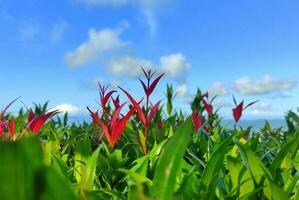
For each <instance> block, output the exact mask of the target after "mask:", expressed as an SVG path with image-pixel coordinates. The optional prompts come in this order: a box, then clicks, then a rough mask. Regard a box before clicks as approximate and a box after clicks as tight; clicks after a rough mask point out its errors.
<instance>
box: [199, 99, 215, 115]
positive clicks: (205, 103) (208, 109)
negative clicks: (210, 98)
mask: <svg viewBox="0 0 299 200" xmlns="http://www.w3.org/2000/svg"><path fill="white" fill-rule="evenodd" d="M201 100H202V103H203V105H204V107H205V109H206V111H207V113H208V116H209V117H211V116H212V115H213V106H212V104H208V103H207V102H206V100H204V99H203V98H202V99H201Z"/></svg>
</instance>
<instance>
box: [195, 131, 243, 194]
mask: <svg viewBox="0 0 299 200" xmlns="http://www.w3.org/2000/svg"><path fill="white" fill-rule="evenodd" d="M236 134H239V133H236ZM234 136H235V135H234V134H232V135H230V136H229V137H228V138H227V139H226V140H225V141H224V142H223V143H222V144H221V145H220V146H219V147H218V148H217V149H216V150H215V151H214V153H213V154H212V156H211V158H210V159H209V161H208V163H207V165H206V168H205V169H204V171H203V175H202V179H201V187H200V189H201V193H202V195H203V199H208V198H210V199H213V198H214V196H215V187H216V184H217V177H218V176H219V172H220V170H221V168H223V166H224V156H225V154H226V153H227V152H228V150H229V146H230V145H231V143H232V139H233V137H234Z"/></svg>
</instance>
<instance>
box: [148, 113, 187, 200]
mask: <svg viewBox="0 0 299 200" xmlns="http://www.w3.org/2000/svg"><path fill="white" fill-rule="evenodd" d="M191 133H192V121H191V119H190V118H189V119H188V120H187V121H186V122H185V124H184V125H183V126H181V127H179V128H178V129H177V131H176V132H175V134H174V136H173V137H171V138H170V139H169V141H168V142H167V144H166V145H165V147H164V149H163V150H162V153H161V157H160V159H159V160H158V163H157V167H156V169H155V174H154V181H153V183H154V186H153V187H152V193H153V194H154V196H155V197H157V198H158V199H160V200H166V199H171V198H172V196H173V193H174V190H175V184H176V176H177V174H178V172H179V170H180V169H179V167H180V165H181V162H182V158H183V156H184V153H185V151H186V148H187V145H188V142H189V140H190V136H191Z"/></svg>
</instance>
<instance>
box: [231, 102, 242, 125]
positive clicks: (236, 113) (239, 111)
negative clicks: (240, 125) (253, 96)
mask: <svg viewBox="0 0 299 200" xmlns="http://www.w3.org/2000/svg"><path fill="white" fill-rule="evenodd" d="M243 104H244V101H242V102H241V103H240V104H239V105H238V106H237V107H236V108H234V109H233V117H234V120H235V122H236V123H237V122H238V121H239V120H240V118H241V117H242V113H243Z"/></svg>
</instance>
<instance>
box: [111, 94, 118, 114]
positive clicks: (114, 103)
mask: <svg viewBox="0 0 299 200" xmlns="http://www.w3.org/2000/svg"><path fill="white" fill-rule="evenodd" d="M112 102H113V105H114V108H115V110H117V109H118V108H119V107H120V104H119V95H118V96H117V97H116V99H114V98H112Z"/></svg>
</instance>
